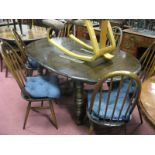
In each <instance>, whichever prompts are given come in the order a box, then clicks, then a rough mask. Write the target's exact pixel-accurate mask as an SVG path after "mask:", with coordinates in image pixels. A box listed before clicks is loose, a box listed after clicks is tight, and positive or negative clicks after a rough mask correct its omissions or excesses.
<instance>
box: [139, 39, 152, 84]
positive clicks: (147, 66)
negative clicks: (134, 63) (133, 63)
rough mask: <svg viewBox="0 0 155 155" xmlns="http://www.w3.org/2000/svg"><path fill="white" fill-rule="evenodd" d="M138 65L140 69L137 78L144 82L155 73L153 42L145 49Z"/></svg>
mask: <svg viewBox="0 0 155 155" xmlns="http://www.w3.org/2000/svg"><path fill="white" fill-rule="evenodd" d="M140 63H141V66H142V69H141V72H140V73H139V77H140V79H141V80H142V81H144V80H145V79H147V78H149V77H151V76H152V75H153V74H154V73H155V41H154V42H153V43H152V44H151V45H150V46H149V47H148V48H147V49H146V51H145V52H144V54H143V55H142V57H141V58H140Z"/></svg>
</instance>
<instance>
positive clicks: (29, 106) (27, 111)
mask: <svg viewBox="0 0 155 155" xmlns="http://www.w3.org/2000/svg"><path fill="white" fill-rule="evenodd" d="M30 109H31V101H29V104H28V106H27V110H26V114H25V120H24V125H23V129H25V126H26V123H27V119H28V115H29V112H30Z"/></svg>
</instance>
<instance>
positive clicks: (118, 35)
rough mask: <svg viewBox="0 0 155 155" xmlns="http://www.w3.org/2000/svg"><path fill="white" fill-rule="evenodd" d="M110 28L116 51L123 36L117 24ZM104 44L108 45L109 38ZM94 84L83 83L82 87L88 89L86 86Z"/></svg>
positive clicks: (90, 86)
mask: <svg viewBox="0 0 155 155" xmlns="http://www.w3.org/2000/svg"><path fill="white" fill-rule="evenodd" d="M112 30H113V33H114V38H115V42H116V50H115V51H116V52H117V51H119V49H120V45H121V42H122V37H123V31H122V29H121V28H120V27H118V26H114V27H112ZM106 44H107V45H109V44H110V43H109V40H107V41H106ZM93 85H94V83H89V84H87V83H85V84H84V87H85V88H84V89H85V90H89V89H88V88H90V89H91V88H93V87H92V86H93Z"/></svg>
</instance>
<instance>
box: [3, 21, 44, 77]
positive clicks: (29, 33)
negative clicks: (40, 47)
mask: <svg viewBox="0 0 155 155" xmlns="http://www.w3.org/2000/svg"><path fill="white" fill-rule="evenodd" d="M12 29H16V31H17V33H18V34H19V35H20V37H21V39H22V40H23V42H24V43H25V45H28V44H29V43H31V42H33V41H36V40H39V39H43V38H46V36H47V30H46V28H43V27H39V26H32V27H30V26H29V25H27V24H16V25H13V24H12V25H2V26H0V40H3V41H7V42H8V43H9V44H11V45H12V46H14V47H15V48H16V41H15V39H14V36H13V33H12ZM0 71H1V72H2V71H3V61H2V57H1V55H0ZM7 76H8V69H7V68H6V73H5V77H7Z"/></svg>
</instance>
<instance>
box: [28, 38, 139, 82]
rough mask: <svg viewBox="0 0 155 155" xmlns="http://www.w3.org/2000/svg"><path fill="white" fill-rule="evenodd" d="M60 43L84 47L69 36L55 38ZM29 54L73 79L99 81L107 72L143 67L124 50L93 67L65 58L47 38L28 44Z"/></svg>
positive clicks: (134, 69)
mask: <svg viewBox="0 0 155 155" xmlns="http://www.w3.org/2000/svg"><path fill="white" fill-rule="evenodd" d="M55 40H56V41H57V42H59V44H61V45H63V46H64V47H66V48H68V49H69V50H72V51H79V50H80V49H81V48H82V47H81V46H80V45H77V43H75V42H74V41H72V40H70V39H69V38H55ZM27 51H28V54H29V55H30V56H31V57H33V58H35V59H36V60H37V61H38V62H39V63H40V64H42V65H43V66H45V67H46V68H48V69H50V70H52V71H55V72H56V73H59V74H62V75H66V76H68V77H71V78H73V79H78V80H83V81H87V82H97V81H98V80H99V79H101V78H102V77H103V76H104V75H105V74H106V73H109V72H111V71H117V70H127V71H131V72H138V71H139V70H140V69H141V65H140V63H139V61H138V60H137V59H136V58H135V57H134V56H132V55H130V54H128V53H125V52H123V51H119V52H117V54H116V55H115V57H114V58H113V59H112V61H109V62H105V63H102V64H100V65H98V66H95V67H92V66H91V65H89V64H88V63H87V62H84V63H82V62H77V61H74V58H73V59H72V58H71V59H69V58H65V57H66V55H64V54H63V53H62V52H61V51H60V50H59V49H58V48H56V47H54V46H52V45H51V44H50V43H49V42H48V40H47V39H41V40H38V41H35V42H33V43H31V44H29V45H28V46H27Z"/></svg>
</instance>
